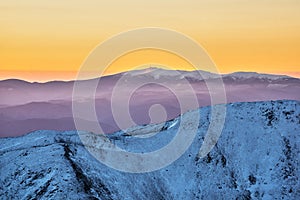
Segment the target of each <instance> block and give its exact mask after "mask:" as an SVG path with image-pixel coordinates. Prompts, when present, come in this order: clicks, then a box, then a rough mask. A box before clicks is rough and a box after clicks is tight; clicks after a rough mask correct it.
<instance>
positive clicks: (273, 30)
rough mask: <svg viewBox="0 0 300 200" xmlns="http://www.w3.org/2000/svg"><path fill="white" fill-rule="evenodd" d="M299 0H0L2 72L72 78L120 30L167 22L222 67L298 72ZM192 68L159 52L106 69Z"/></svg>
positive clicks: (15, 75)
mask: <svg viewBox="0 0 300 200" xmlns="http://www.w3.org/2000/svg"><path fill="white" fill-rule="evenodd" d="M299 10H300V1H299V0H239V1H237V0H207V1H201V0H195V1H192V0H185V1H183V0H182V1H181V0H164V1H158V0H152V1H140V0H127V1H115V0H111V1H99V0H87V1H81V0H73V1H66V0H43V1H41V0H26V1H19V0H0V79H7V78H22V79H26V80H29V81H47V80H61V79H63V80H69V79H74V78H75V76H76V71H77V70H78V69H79V68H80V65H81V63H82V62H83V61H84V59H85V58H86V57H87V55H88V54H89V52H90V51H91V50H92V49H93V48H95V47H96V46H97V45H98V44H99V43H100V42H102V41H104V40H105V39H108V38H109V37H111V36H112V35H115V34H118V33H120V32H123V31H126V30H130V29H134V28H140V27H149V26H152V27H162V28H169V29H173V30H176V31H179V32H181V33H183V34H186V35H188V36H190V37H192V38H193V39H195V40H196V41H197V42H199V44H200V45H202V46H203V47H204V48H205V49H206V50H207V52H208V53H209V55H210V56H211V57H212V59H213V60H214V61H215V63H216V64H217V66H218V69H219V71H220V72H221V73H228V72H233V71H257V72H265V73H275V74H289V75H292V76H296V77H300V70H299V66H300V56H299V53H300V12H299ZM158 62H159V63H162V64H166V65H170V66H172V67H175V68H180V69H190V68H189V67H188V66H186V65H185V64H184V61H182V60H181V61H180V58H175V57H174V55H170V54H168V53H165V52H160V51H152V52H151V51H149V50H148V51H140V52H134V53H132V54H128V55H125V56H124V57H121V58H120V59H119V60H117V61H115V62H114V63H113V64H112V66H111V67H110V70H108V72H107V73H116V72H118V71H124V70H127V69H130V68H131V67H132V66H136V65H139V64H145V63H158Z"/></svg>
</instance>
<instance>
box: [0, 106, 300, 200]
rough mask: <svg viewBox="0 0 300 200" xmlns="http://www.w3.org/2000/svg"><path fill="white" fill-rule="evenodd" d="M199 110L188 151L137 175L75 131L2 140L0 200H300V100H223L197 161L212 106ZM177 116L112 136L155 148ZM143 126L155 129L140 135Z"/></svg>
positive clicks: (135, 147)
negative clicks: (222, 111)
mask: <svg viewBox="0 0 300 200" xmlns="http://www.w3.org/2000/svg"><path fill="white" fill-rule="evenodd" d="M199 111H200V115H201V119H200V126H199V129H198V134H197V135H196V137H195V139H194V141H193V143H192V145H191V146H190V148H189V149H188V150H187V151H186V152H185V153H184V154H183V155H182V156H181V157H180V158H179V159H178V160H176V161H175V162H174V163H172V164H171V165H169V166H168V167H165V168H163V169H160V170H158V171H154V172H149V173H143V174H131V173H124V172H120V171H116V170H114V169H111V168H109V167H106V166H105V165H104V164H101V163H100V162H99V161H97V160H96V159H95V158H93V157H92V156H91V155H90V154H89V153H88V151H87V150H86V149H85V148H84V147H83V145H82V143H81V141H80V139H79V136H78V134H77V133H76V132H75V131H73V132H72V131H68V132H55V131H36V132H33V133H30V134H28V135H25V136H23V137H18V138H3V139H0V142H1V145H0V199H62V198H67V199H299V197H300V180H299V178H300V163H299V160H300V102H297V101H275V102H254V103H234V104H228V105H227V117H226V123H225V127H224V129H223V132H222V135H221V137H220V139H219V141H218V143H217V145H216V146H215V147H214V148H213V150H212V151H211V152H210V153H209V154H208V155H207V156H206V157H205V158H203V159H197V153H198V151H199V149H200V146H201V144H202V142H203V138H204V136H205V133H206V130H207V128H208V125H209V122H208V119H209V115H210V114H209V113H210V108H209V107H205V108H201V109H200V110H199ZM193 112H198V111H193ZM183 117H184V116H183ZM178 121H179V119H175V120H174V121H169V122H167V123H166V124H162V125H147V126H140V127H135V128H131V129H130V130H128V131H127V133H122V132H118V133H115V134H114V135H110V140H113V141H114V142H115V144H117V145H119V146H120V147H122V148H125V149H128V150H130V151H136V152H141V151H153V150H155V149H158V148H161V147H162V146H164V145H166V144H167V143H168V142H169V141H170V140H171V139H172V138H173V137H174V135H175V134H176V129H177V128H178V126H179V124H180V123H178ZM158 127H161V128H158ZM149 130H150V132H151V130H153V131H159V133H158V134H156V135H154V136H152V137H147V138H141V137H142V135H143V134H151V133H150V132H149ZM129 132H130V133H129ZM83 134H90V133H83ZM137 134H138V135H139V136H141V137H133V136H130V135H137ZM90 135H91V137H96V136H95V135H92V134H90ZM97 137H98V136H97ZM99 137H100V136H99Z"/></svg>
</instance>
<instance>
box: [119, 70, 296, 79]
mask: <svg viewBox="0 0 300 200" xmlns="http://www.w3.org/2000/svg"><path fill="white" fill-rule="evenodd" d="M125 74H126V75H129V76H131V77H136V76H148V77H153V78H154V79H156V80H157V79H160V78H173V79H184V78H192V79H195V80H204V79H215V78H219V77H222V78H226V77H230V78H233V79H250V78H254V79H268V80H278V79H286V78H291V77H289V76H286V75H274V74H262V73H257V72H234V73H229V74H222V75H218V74H216V73H211V72H208V71H203V70H195V71H183V70H169V69H163V68H159V67H149V68H146V69H140V70H132V71H128V72H125Z"/></svg>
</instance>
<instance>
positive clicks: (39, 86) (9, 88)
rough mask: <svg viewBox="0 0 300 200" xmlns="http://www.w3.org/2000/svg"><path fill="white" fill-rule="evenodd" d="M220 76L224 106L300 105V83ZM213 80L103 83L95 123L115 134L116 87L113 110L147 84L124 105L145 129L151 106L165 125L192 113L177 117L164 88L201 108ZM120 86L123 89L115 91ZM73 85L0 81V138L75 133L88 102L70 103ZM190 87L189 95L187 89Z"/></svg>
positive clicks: (112, 79) (170, 76)
mask: <svg viewBox="0 0 300 200" xmlns="http://www.w3.org/2000/svg"><path fill="white" fill-rule="evenodd" d="M201 75H202V76H203V77H202V76H201ZM221 76H222V80H223V83H224V87H225V90H226V97H227V102H252V101H269V100H282V99H289V100H300V93H299V91H300V79H297V78H293V77H289V76H283V75H270V74H259V73H255V72H236V73H232V74H224V75H221ZM217 77H219V76H218V75H216V74H213V73H210V72H205V71H174V70H165V69H160V68H148V69H143V70H135V71H129V72H123V73H119V74H115V75H110V76H105V77H101V79H100V81H99V83H98V88H97V90H96V93H95V102H96V111H97V115H98V120H99V123H100V124H101V126H102V128H103V129H104V131H105V132H106V133H111V132H114V131H117V130H119V127H118V125H117V124H116V122H115V120H114V117H113V114H112V110H111V98H112V92H113V90H114V88H116V87H118V89H119V91H121V92H120V93H119V94H117V95H118V99H117V100H116V101H117V102H116V104H123V103H124V100H123V98H122V97H125V96H126V95H127V96H128V95H129V91H131V90H132V89H133V88H134V87H135V86H136V85H139V84H141V83H145V82H146V83H148V84H145V85H144V86H142V87H140V88H138V89H137V90H136V91H134V93H132V95H131V96H130V102H129V105H128V106H129V110H130V114H131V117H132V118H133V120H134V121H135V122H136V124H148V123H150V122H151V119H150V117H149V113H148V111H149V109H150V107H151V106H152V105H154V104H161V105H163V106H164V108H165V111H166V118H167V120H168V119H172V118H174V117H176V116H178V115H179V114H181V113H182V112H185V111H187V110H190V109H195V108H196V107H195V106H194V105H189V104H188V105H185V107H184V109H183V111H181V110H180V105H179V102H178V99H177V97H176V94H174V93H172V91H171V90H170V89H169V88H166V87H164V86H163V84H164V83H168V84H169V85H172V86H173V87H174V88H176V90H177V91H180V93H181V96H183V98H184V100H185V102H188V101H189V98H190V96H191V95H194V94H195V95H196V96H197V99H198V106H197V107H201V106H207V105H210V104H211V99H210V93H209V91H208V87H207V85H206V81H209V82H212V83H213V82H214V80H215V79H216V78H217ZM120 80H122V81H121V84H119V85H118V86H117V84H118V83H119V82H118V81H120ZM91 81H97V79H91V80H81V81H80V83H81V84H83V85H84V84H87V85H88V83H90V82H91ZM155 83H157V84H155ZM73 85H74V81H67V82H65V81H52V82H47V83H30V82H26V81H22V80H16V79H10V80H3V81H0V96H1V98H0V137H6V136H16V135H22V134H25V133H27V132H31V131H34V130H39V129H51V130H52V129H54V130H74V129H75V125H74V122H73V115H72V101H76V102H82V103H87V102H89V101H90V100H91V98H92V97H90V96H87V93H86V91H88V90H89V88H86V90H85V91H81V93H80V94H79V95H78V96H77V97H76V98H74V99H72V92H73ZM190 87H192V89H193V91H191V90H190V89H188V88H190ZM119 112H123V110H120V111H119ZM89 123H91V122H89Z"/></svg>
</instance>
